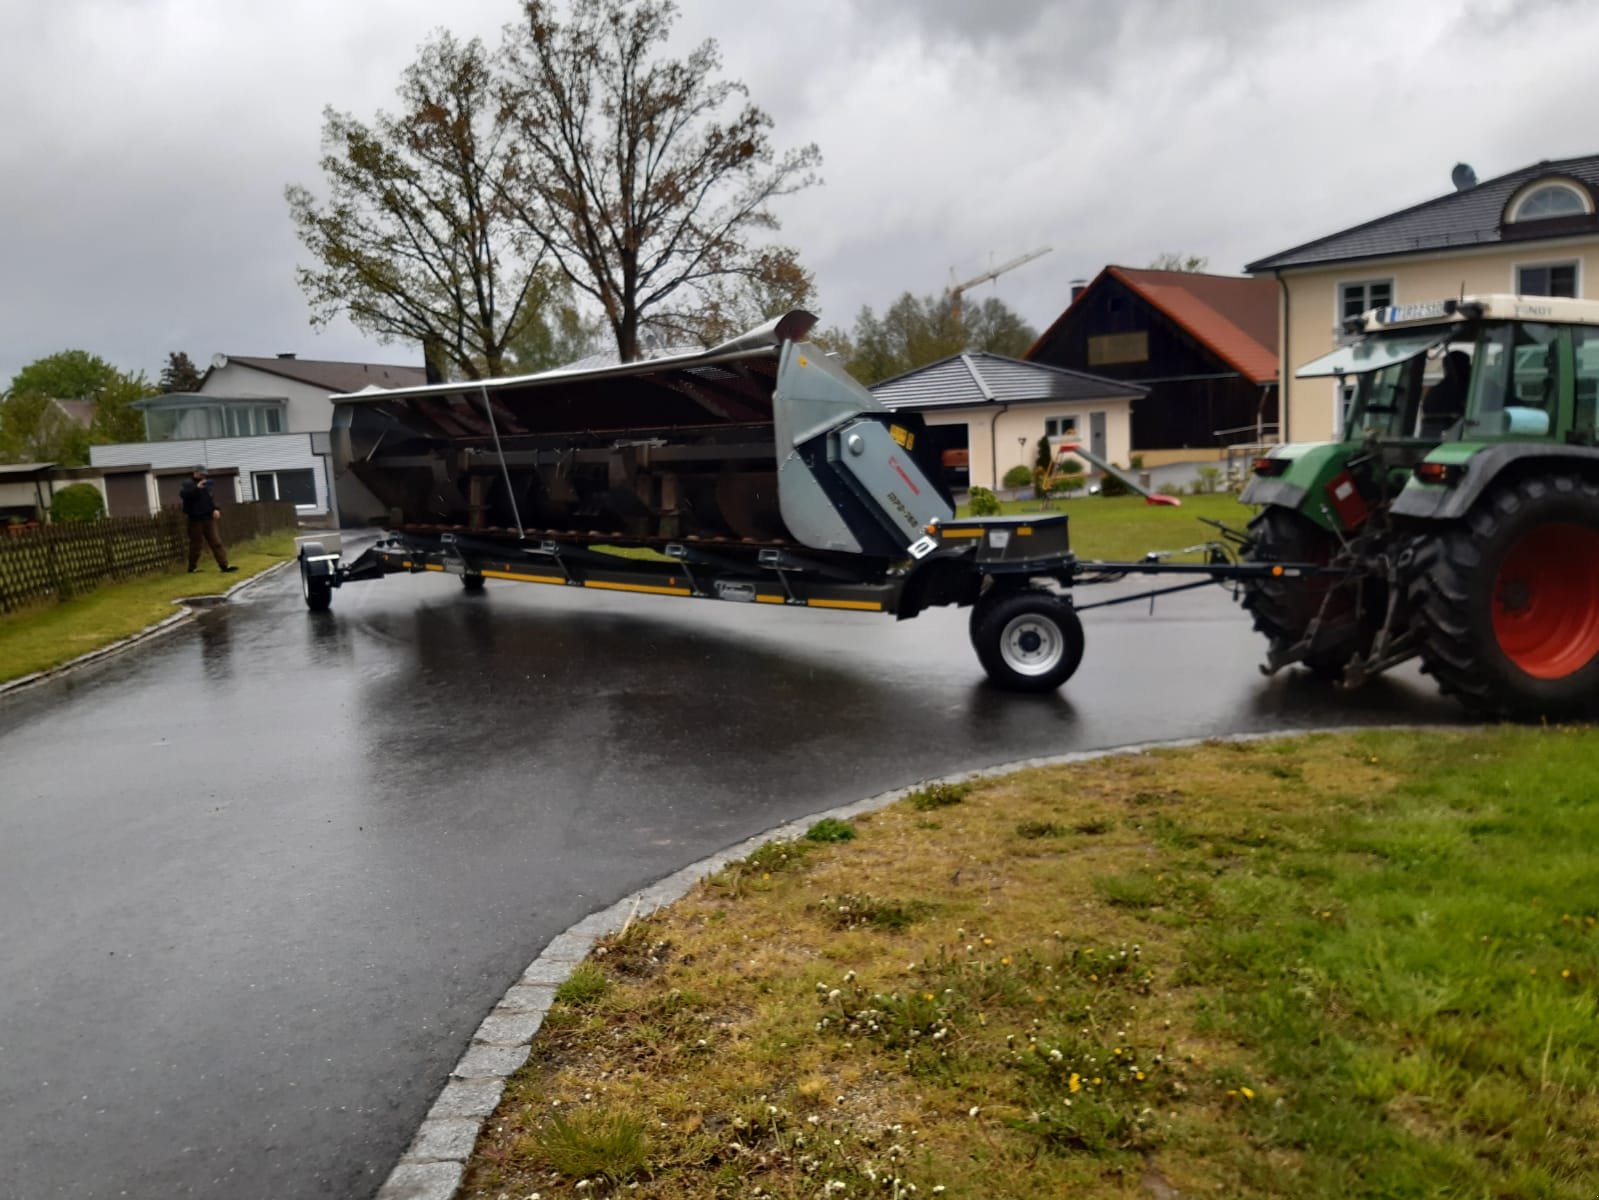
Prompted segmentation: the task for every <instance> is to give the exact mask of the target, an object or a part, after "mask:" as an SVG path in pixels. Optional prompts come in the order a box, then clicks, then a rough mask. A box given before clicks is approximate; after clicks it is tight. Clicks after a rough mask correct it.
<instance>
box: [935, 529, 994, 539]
mask: <svg viewBox="0 0 1599 1200" xmlns="http://www.w3.org/2000/svg"><path fill="white" fill-rule="evenodd" d="M938 536H939V537H941V538H957V537H982V536H983V531H982V530H981V529H940V530H939V531H938Z"/></svg>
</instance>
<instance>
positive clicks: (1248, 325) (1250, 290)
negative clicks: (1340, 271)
mask: <svg viewBox="0 0 1599 1200" xmlns="http://www.w3.org/2000/svg"><path fill="white" fill-rule="evenodd" d="M1104 274H1107V275H1110V276H1112V277H1114V278H1115V279H1117V280H1119V281H1120V282H1121V283H1122V284H1123V285H1125V286H1126V287H1128V288H1130V289H1131V290H1132V291H1134V292H1136V293H1137V294H1138V295H1139V296H1140V297H1142V298H1143V299H1144V301H1145V302H1147V303H1148V304H1150V305H1152V306H1153V307H1155V308H1158V309H1159V310H1160V311H1161V312H1163V313H1165V314H1166V316H1168V317H1170V318H1171V320H1172V321H1174V322H1175V323H1176V324H1178V325H1179V326H1181V327H1182V328H1183V329H1184V330H1186V331H1187V332H1188V333H1189V334H1190V335H1191V336H1192V337H1194V338H1195V339H1197V340H1198V341H1200V342H1202V343H1203V344H1204V345H1206V346H1208V347H1209V348H1210V349H1211V351H1212V352H1213V353H1214V354H1215V355H1216V356H1217V357H1218V358H1220V359H1221V360H1222V361H1223V362H1225V363H1227V364H1228V365H1229V366H1231V367H1232V368H1233V369H1235V370H1236V371H1237V372H1238V373H1239V374H1240V375H1242V376H1243V377H1244V378H1245V379H1247V380H1249V382H1250V383H1271V382H1273V381H1274V380H1275V379H1276V378H1277V298H1278V289H1277V282H1276V280H1274V279H1267V278H1262V279H1251V278H1247V277H1245V276H1238V275H1201V274H1198V273H1196V272H1193V271H1149V270H1140V269H1138V268H1134V267H1106V268H1105V271H1104ZM1092 289H1093V285H1092V284H1090V285H1089V288H1088V289H1087V290H1085V291H1084V293H1083V294H1084V295H1086V294H1087V292H1088V291H1091V290H1092ZM1070 312H1071V309H1070V308H1068V309H1067V310H1066V313H1063V314H1061V317H1060V319H1059V320H1057V321H1056V322H1055V325H1052V326H1051V327H1050V329H1049V330H1048V331H1046V332H1045V333H1044V336H1043V337H1041V338H1039V339H1038V341H1037V342H1036V343H1035V344H1034V346H1033V349H1031V350H1029V351H1028V352H1027V356H1028V357H1029V358H1031V357H1032V355H1033V354H1034V352H1035V351H1036V350H1037V349H1038V347H1039V346H1042V345H1043V344H1044V342H1045V341H1047V340H1048V338H1049V336H1050V334H1051V333H1053V332H1054V330H1055V328H1056V327H1057V326H1059V325H1060V323H1061V321H1064V320H1065V319H1066V315H1067V314H1069V313H1070Z"/></svg>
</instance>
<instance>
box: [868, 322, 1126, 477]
mask: <svg viewBox="0 0 1599 1200" xmlns="http://www.w3.org/2000/svg"><path fill="white" fill-rule="evenodd" d="M871 392H872V395H874V396H876V397H877V399H878V400H879V401H881V402H882V405H883V407H884V408H887V409H888V410H889V411H890V412H914V413H919V414H921V416H922V418H923V420H925V421H926V422H927V432H926V434H924V435H923V436H925V437H926V438H928V439H929V440H930V442H931V444H932V447H933V449H934V450H935V451H937V452H938V454H939V457H940V459H941V460H942V461H943V462H944V463H945V464H946V467H947V468H949V469H951V470H953V471H959V470H960V468H959V467H958V466H957V464H960V463H966V464H969V466H968V468H967V469H968V470H969V472H970V474H969V476H968V477H966V478H962V477H961V476H960V475H959V474H955V475H953V476H949V477H946V483H949V484H951V485H952V486H957V487H958V486H967V485H970V486H974V487H986V488H993V487H996V486H997V485H998V483H999V481H1000V480H1002V479H1004V477H1005V472H1006V471H1008V470H1010V469H1011V468H1012V467H1015V466H1018V465H1020V466H1026V467H1031V466H1032V465H1033V461H1034V455H1035V453H1036V448H1037V445H1038V439H1039V438H1041V437H1045V436H1047V437H1048V438H1049V439H1050V441H1051V442H1052V443H1053V442H1057V441H1077V440H1081V441H1082V442H1083V444H1084V445H1086V446H1087V447H1088V449H1089V450H1090V451H1092V452H1093V453H1095V454H1097V455H1098V456H1099V457H1101V458H1104V459H1107V460H1109V461H1112V462H1119V463H1121V464H1122V465H1123V466H1126V465H1128V456H1129V455H1130V454H1131V452H1132V435H1131V428H1132V424H1131V422H1132V411H1131V410H1132V406H1133V401H1135V400H1141V399H1142V398H1143V396H1144V395H1145V391H1144V389H1143V388H1142V387H1138V386H1136V385H1133V384H1126V383H1119V382H1117V381H1116V380H1114V379H1105V378H1102V377H1100V376H1098V375H1089V374H1086V373H1085V372H1082V371H1068V370H1063V369H1061V368H1059V367H1051V366H1045V365H1043V364H1041V363H1033V362H1023V361H1022V360H1020V359H1017V358H1006V357H1005V356H1003V355H999V354H988V353H984V352H978V353H970V354H956V355H952V356H951V357H949V358H945V359H940V360H939V361H938V362H935V363H929V364H928V365H926V366H925V367H918V368H916V369H915V370H914V371H907V372H905V374H903V375H896V376H894V377H893V378H892V379H885V380H883V381H882V382H881V383H877V384H874V385H873V386H872V388H871Z"/></svg>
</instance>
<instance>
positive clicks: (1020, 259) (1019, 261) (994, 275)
mask: <svg viewBox="0 0 1599 1200" xmlns="http://www.w3.org/2000/svg"><path fill="white" fill-rule="evenodd" d="M1054 248H1055V247H1053V246H1040V247H1039V248H1038V249H1037V250H1029V251H1028V252H1027V253H1026V254H1019V255H1017V256H1016V257H1015V258H1013V259H1011V260H1010V261H1009V262H1003V263H1000V264H999V266H997V267H995V268H994V269H993V270H991V271H984V272H983V273H982V274H981V275H974V276H972V278H970V279H968V280H966V281H965V282H964V283H957V284H953V285H952V286H951V287H950V289H949V308H950V313H951V314H952V315H953V316H954V318H955V319H956V320H957V321H958V320H960V317H961V293H962V292H964V291H967V290H969V289H971V288H974V287H976V286H977V285H978V284H980V283H987V282H988V281H989V280H990V279H998V278H999V277H1000V276H1001V275H1003V274H1004V273H1005V272H1006V271H1014V270H1015V269H1016V268H1017V267H1019V266H1022V265H1023V264H1024V263H1030V262H1032V261H1033V259H1035V258H1043V257H1044V255H1046V254H1048V253H1049V252H1050V251H1051V250H1053V249H1054ZM950 274H951V275H953V274H954V272H953V271H951V272H950Z"/></svg>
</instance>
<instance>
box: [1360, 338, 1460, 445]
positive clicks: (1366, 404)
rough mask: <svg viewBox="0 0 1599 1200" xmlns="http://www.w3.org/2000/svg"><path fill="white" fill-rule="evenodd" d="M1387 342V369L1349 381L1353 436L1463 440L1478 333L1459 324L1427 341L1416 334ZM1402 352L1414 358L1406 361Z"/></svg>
mask: <svg viewBox="0 0 1599 1200" xmlns="http://www.w3.org/2000/svg"><path fill="white" fill-rule="evenodd" d="M1372 340H1377V339H1372ZM1383 340H1386V341H1389V342H1390V345H1389V346H1387V347H1385V348H1384V349H1385V350H1386V351H1387V357H1388V359H1389V361H1388V362H1387V363H1386V364H1385V365H1383V366H1381V367H1378V368H1377V369H1376V370H1367V371H1363V372H1361V373H1360V374H1358V375H1352V376H1345V377H1344V381H1343V401H1344V412H1345V418H1344V428H1345V430H1347V431H1348V434H1349V436H1351V437H1358V438H1368V437H1376V438H1383V439H1385V440H1393V439H1412V438H1413V439H1417V440H1421V441H1434V442H1436V441H1441V440H1443V439H1444V438H1445V437H1449V436H1453V437H1459V436H1460V433H1459V430H1460V427H1461V420H1462V417H1463V416H1464V414H1465V411H1466V399H1467V394H1468V392H1467V389H1468V384H1469V381H1470V379H1471V363H1472V358H1473V355H1474V353H1475V346H1476V333H1475V331H1474V330H1472V329H1470V328H1469V327H1464V326H1455V327H1453V328H1451V329H1448V330H1440V331H1435V332H1434V333H1433V335H1432V336H1430V337H1429V338H1427V339H1426V340H1425V341H1424V342H1423V341H1422V340H1421V339H1420V338H1418V337H1416V335H1414V334H1412V335H1410V336H1409V337H1408V338H1405V339H1399V338H1393V339H1383ZM1418 342H1420V343H1421V344H1419V345H1418ZM1401 349H1405V350H1409V351H1410V353H1409V355H1408V356H1406V357H1403V358H1401V357H1400V355H1399V353H1398V351H1400V350H1401Z"/></svg>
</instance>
